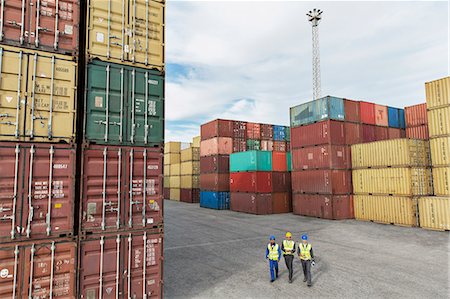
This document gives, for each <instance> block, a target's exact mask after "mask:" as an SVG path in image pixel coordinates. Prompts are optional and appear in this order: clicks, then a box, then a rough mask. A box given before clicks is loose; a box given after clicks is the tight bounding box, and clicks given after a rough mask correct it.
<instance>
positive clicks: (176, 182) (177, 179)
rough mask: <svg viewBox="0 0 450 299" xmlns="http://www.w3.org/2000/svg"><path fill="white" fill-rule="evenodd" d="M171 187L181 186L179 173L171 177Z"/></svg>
mask: <svg viewBox="0 0 450 299" xmlns="http://www.w3.org/2000/svg"><path fill="white" fill-rule="evenodd" d="M169 183H170V188H180V187H181V178H180V176H179V175H176V176H174V175H173V176H170V177H169Z"/></svg>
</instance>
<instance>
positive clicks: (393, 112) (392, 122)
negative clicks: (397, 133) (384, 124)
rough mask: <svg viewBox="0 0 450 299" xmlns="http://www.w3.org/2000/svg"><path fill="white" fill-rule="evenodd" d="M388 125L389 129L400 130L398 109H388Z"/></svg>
mask: <svg viewBox="0 0 450 299" xmlns="http://www.w3.org/2000/svg"><path fill="white" fill-rule="evenodd" d="M387 109H388V125H389V127H390V128H401V125H400V117H401V116H400V109H398V108H394V107H388V108H387Z"/></svg>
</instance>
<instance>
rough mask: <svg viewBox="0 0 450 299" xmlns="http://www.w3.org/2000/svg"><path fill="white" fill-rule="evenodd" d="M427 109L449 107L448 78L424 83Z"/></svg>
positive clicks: (449, 78) (449, 83)
mask: <svg viewBox="0 0 450 299" xmlns="http://www.w3.org/2000/svg"><path fill="white" fill-rule="evenodd" d="M425 93H426V97H427V108H428V109H429V110H430V109H435V108H441V107H445V106H450V77H445V78H442V79H438V80H434V81H431V82H427V83H425Z"/></svg>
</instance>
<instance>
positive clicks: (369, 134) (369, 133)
mask: <svg viewBox="0 0 450 299" xmlns="http://www.w3.org/2000/svg"><path fill="white" fill-rule="evenodd" d="M376 140H377V137H376V135H375V126H371V125H362V143H366V142H372V141H376Z"/></svg>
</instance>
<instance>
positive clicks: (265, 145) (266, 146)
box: [260, 140, 273, 152]
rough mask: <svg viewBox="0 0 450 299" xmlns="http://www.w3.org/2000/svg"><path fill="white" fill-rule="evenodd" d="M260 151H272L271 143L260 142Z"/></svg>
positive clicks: (270, 141)
mask: <svg viewBox="0 0 450 299" xmlns="http://www.w3.org/2000/svg"><path fill="white" fill-rule="evenodd" d="M260 149H261V150H262V151H269V152H271V151H273V141H272V140H261V147H260Z"/></svg>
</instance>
